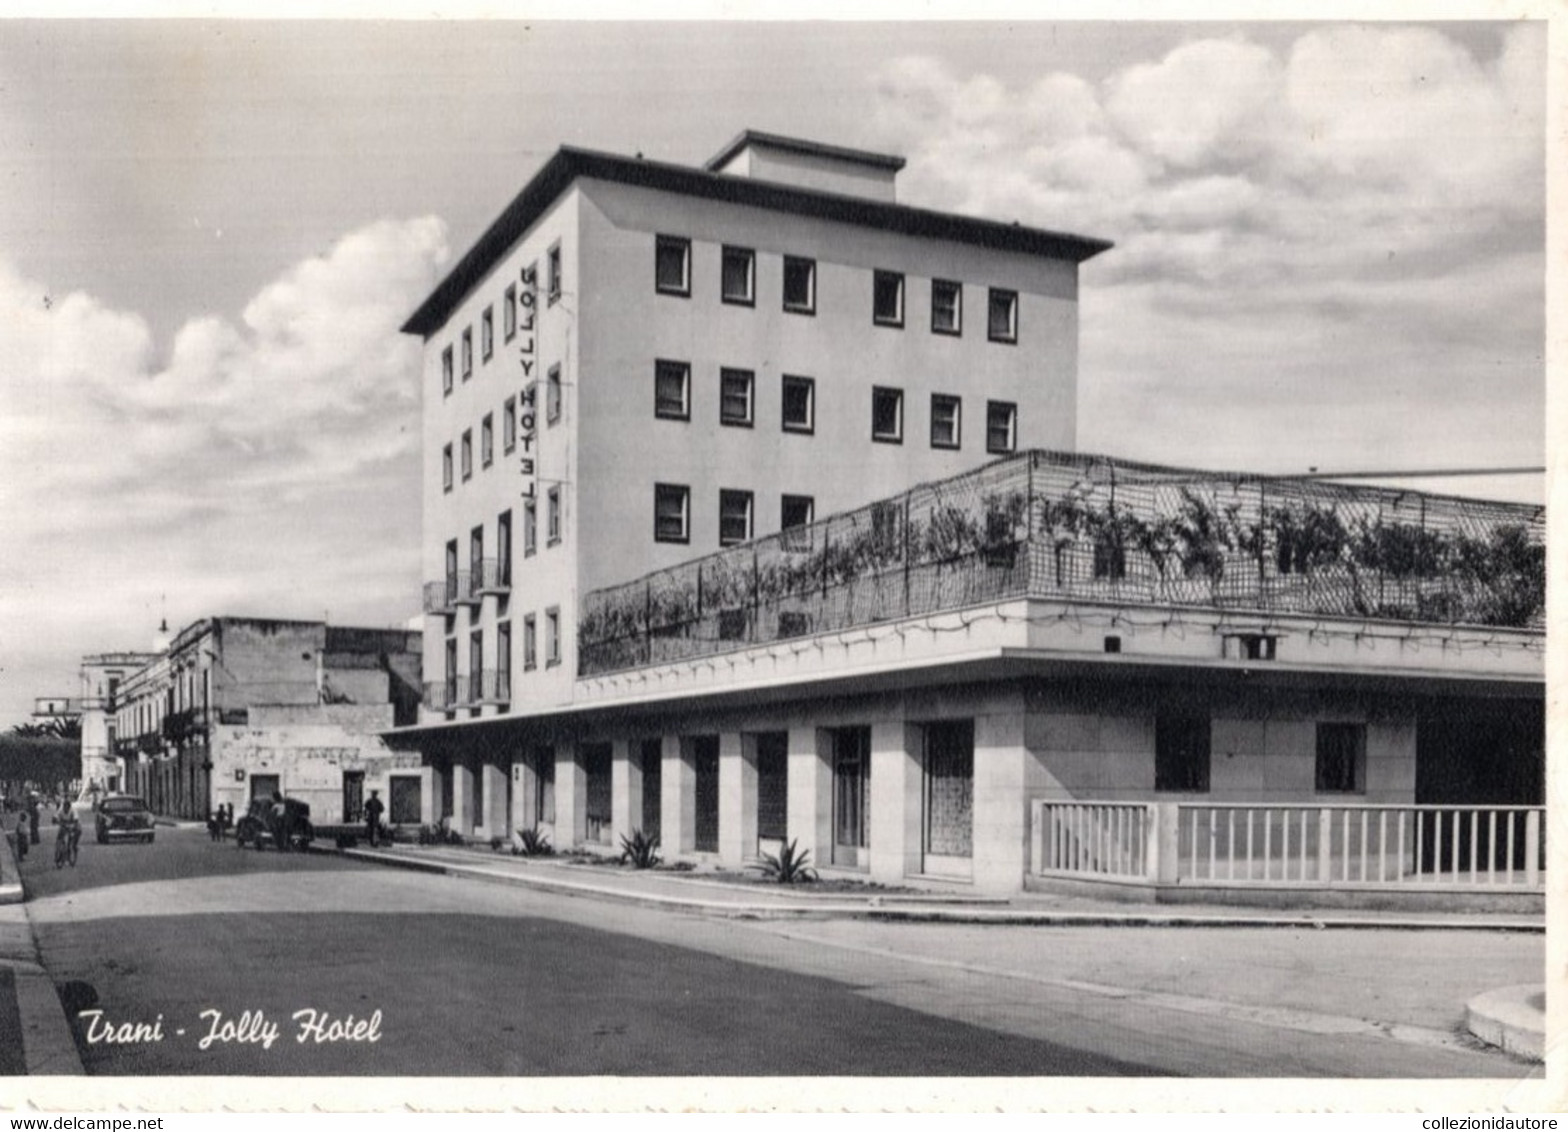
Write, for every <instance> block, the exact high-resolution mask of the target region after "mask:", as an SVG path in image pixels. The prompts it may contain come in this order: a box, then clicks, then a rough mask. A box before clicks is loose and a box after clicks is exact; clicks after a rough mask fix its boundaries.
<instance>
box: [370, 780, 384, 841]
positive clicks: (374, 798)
mask: <svg viewBox="0 0 1568 1132" xmlns="http://www.w3.org/2000/svg"><path fill="white" fill-rule="evenodd" d="M385 812H386V807H385V806H383V805H382V804H381V791H379V790H372V791H371V792H370V801H368V802H366V803H365V836H366V837H368V838H369V839H370V844H371V847H372V848H374V847H375V845H376V844H377V843H378V842H379V841H380V839H381V815H382V814H383V813H385Z"/></svg>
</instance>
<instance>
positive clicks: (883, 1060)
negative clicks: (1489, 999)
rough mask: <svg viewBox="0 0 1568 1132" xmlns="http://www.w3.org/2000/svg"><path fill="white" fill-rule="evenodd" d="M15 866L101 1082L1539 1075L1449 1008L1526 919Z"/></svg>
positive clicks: (332, 865) (156, 858) (166, 851)
mask: <svg viewBox="0 0 1568 1132" xmlns="http://www.w3.org/2000/svg"><path fill="white" fill-rule="evenodd" d="M24 870H25V872H26V875H27V879H28V883H29V886H30V890H31V894H32V899H31V900H30V901H29V904H28V905H27V911H28V916H29V918H30V919H31V921H32V924H33V928H34V932H35V934H36V937H37V940H38V944H39V948H40V952H41V955H42V957H43V961H44V963H45V965H46V967H47V969H48V971H49V973H50V975H51V977H52V978H53V979H54V981H55V983H56V985H57V986H58V987H59V988H60V989H61V992H62V998H63V999H64V1000H65V1002H66V1004H67V1006H68V1008H69V1011H70V1013H71V1014H72V1015H73V1016H74V1017H75V1018H76V1020H77V1024H76V1036H77V1042H78V1048H79V1049H80V1051H81V1053H82V1057H83V1062H84V1065H85V1066H86V1068H87V1070H88V1072H89V1073H94V1074H110V1075H118V1074H136V1075H180V1074H213V1075H247V1076H251V1075H260V1076H266V1075H273V1074H283V1075H318V1074H332V1075H349V1076H358V1075H377V1076H380V1075H408V1074H415V1075H422V1076H423V1075H443V1076H460V1075H465V1074H482V1075H498V1076H530V1075H541V1074H543V1075H552V1076H556V1075H570V1076H575V1075H596V1074H617V1075H639V1076H641V1075H671V1076H690V1075H708V1076H724V1075H754V1076H769V1075H780V1074H783V1075H791V1076H812V1075H821V1074H831V1075H851V1076H877V1075H887V1074H899V1075H916V1076H942V1075H964V1076H1019V1075H1027V1076H1075V1077H1080V1076H1127V1075H1139V1074H1157V1075H1162V1076H1183V1075H1201V1076H1208V1077H1230V1076H1241V1077H1259V1076H1284V1077H1304V1076H1327V1077H1391V1076H1392V1077H1408V1078H1416V1077H1431V1078H1444V1077H1450V1078H1466V1077H1488V1078H1509V1079H1519V1078H1521V1077H1524V1076H1527V1075H1529V1074H1531V1073H1532V1072H1533V1070H1532V1069H1531V1067H1529V1066H1527V1065H1524V1064H1522V1063H1519V1062H1516V1061H1514V1060H1513V1059H1511V1058H1509V1057H1507V1056H1506V1055H1503V1054H1501V1053H1498V1052H1496V1051H1493V1050H1489V1049H1485V1048H1481V1047H1479V1046H1478V1044H1477V1043H1475V1042H1474V1041H1473V1040H1471V1039H1469V1038H1467V1037H1465V1036H1463V1035H1462V1033H1461V1030H1462V1026H1461V1021H1462V1013H1463V1003H1464V1001H1465V1000H1466V997H1467V996H1468V995H1469V994H1470V993H1472V990H1475V991H1479V990H1484V989H1487V988H1488V987H1491V986H1497V985H1503V984H1507V983H1510V982H1528V981H1532V980H1539V978H1540V972H1541V970H1542V964H1543V954H1542V949H1543V943H1542V938H1541V937H1540V936H1538V935H1528V934H1520V933H1505V932H1499V933H1478V932H1471V933H1460V932H1452V933H1450V932H1422V933H1417V934H1409V933H1403V932H1397V931H1386V930H1365V931H1354V932H1338V933H1336V932H1313V931H1310V930H1304V931H1298V930H1284V929H1273V930H1268V929H1263V930H1259V929H1252V930H1241V929H1236V930H1232V929H1197V930H1194V929H1156V928H1143V929H1127V928H1065V929H1042V928H1032V927H976V926H971V925H958V924H953V925H937V924H878V923H864V922H857V923H847V922H807V923H800V922H791V923H774V922H737V921H728V920H709V919H704V918H701V917H697V916H692V915H686V914H678V913H672V912H668V911H663V910H659V909H651V908H639V907H628V906H624V905H612V904H605V903H601V902H598V901H594V900H585V899H574V898H571V897H564V896H559V895H551V894H547V893H540V892H534V891H525V890H519V889H515V888H507V887H500V886H494V885H487V884H482V883H477V882H474V881H470V880H462V879H456V878H451V877H443V876H431V875H425V874H419V873H412V872H405V871H400V870H394V869H386V868H377V867H373V866H366V865H359V864H354V863H351V862H348V861H344V860H341V859H338V858H335V857H332V856H307V855H297V854H296V855H283V854H278V853H275V852H270V851H269V852H263V853H258V852H256V851H254V850H244V851H242V850H237V849H236V848H235V847H234V846H233V845H232V843H225V844H221V845H215V844H212V843H211V842H209V841H208V840H207V839H206V836H205V834H204V833H202V832H201V831H199V830H194V829H181V830H160V832H159V840H158V842H157V844H155V845H152V846H141V845H113V846H99V845H96V844H93V843H92V842H91V839H90V838H89V840H88V841H87V842H86V843H85V844H84V846H83V852H82V855H81V860H80V863H79V864H78V866H77V868H76V869H74V870H72V869H64V870H58V871H57V870H55V869H54V867H53V864H52V861H51V860H49V859H48V856H47V855H46V854H34V855H32V856H31V857H30V859H29V861H28V862H27V864H26V865H25V866H24ZM334 1023H337V1026H336V1028H334ZM138 1027H139V1028H138ZM274 1027H275V1029H274ZM180 1031H184V1032H183V1033H181V1032H180ZM301 1037H303V1039H304V1040H303V1041H302V1040H299V1039H300V1038H301ZM204 1039H210V1040H207V1041H206V1043H205V1048H203V1040H204Z"/></svg>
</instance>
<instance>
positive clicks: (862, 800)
mask: <svg viewBox="0 0 1568 1132" xmlns="http://www.w3.org/2000/svg"><path fill="white" fill-rule="evenodd" d="M831 734H832V739H833V863H834V864H835V865H845V866H848V867H849V868H852V869H863V868H866V867H867V866H869V864H870V860H869V855H868V850H869V849H870V847H871V728H869V727H840V728H838V729H836V730H834V731H833V732H831Z"/></svg>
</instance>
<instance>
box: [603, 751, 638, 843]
mask: <svg viewBox="0 0 1568 1132" xmlns="http://www.w3.org/2000/svg"><path fill="white" fill-rule="evenodd" d="M641 755H642V752H641V744H640V741H639V742H634V741H632V740H630V739H617V740H615V742H614V743H612V744H611V745H610V836H611V839H612V842H613V843H614V844H615V845H617V846H619V845H620V843H621V838H623V837H624V838H627V839H630V838H631V836H632V834H633V833H635V832H636V831H638V830H640V829H642V757H641Z"/></svg>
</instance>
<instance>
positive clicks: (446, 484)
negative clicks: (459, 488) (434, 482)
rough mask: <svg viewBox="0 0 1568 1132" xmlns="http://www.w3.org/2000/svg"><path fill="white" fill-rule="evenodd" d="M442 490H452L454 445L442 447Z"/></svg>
mask: <svg viewBox="0 0 1568 1132" xmlns="http://www.w3.org/2000/svg"><path fill="white" fill-rule="evenodd" d="M441 490H442V491H451V490H452V446H451V445H450V444H448V445H447V446H446V447H445V448H443V449H441Z"/></svg>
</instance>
